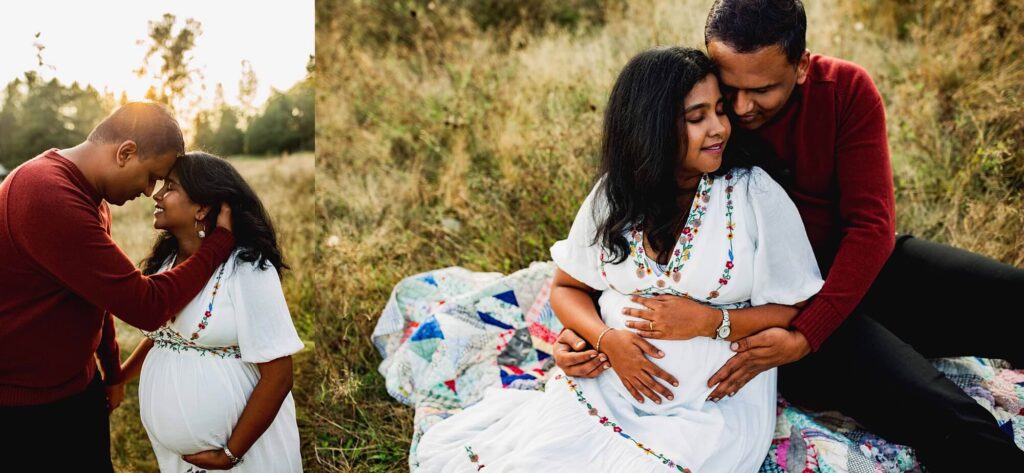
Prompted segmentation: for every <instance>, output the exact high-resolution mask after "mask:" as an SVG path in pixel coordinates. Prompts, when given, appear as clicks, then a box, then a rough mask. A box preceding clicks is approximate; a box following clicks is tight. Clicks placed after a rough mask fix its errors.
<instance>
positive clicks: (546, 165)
mask: <svg viewBox="0 0 1024 473" xmlns="http://www.w3.org/2000/svg"><path fill="white" fill-rule="evenodd" d="M805 3H806V5H807V9H808V17H809V32H808V46H809V48H810V49H811V50H812V51H813V52H820V53H825V54H829V55H833V56H837V57H841V58H845V59H848V60H851V61H854V62H857V63H859V64H861V65H863V66H864V67H866V68H867V69H868V70H869V71H870V72H871V74H872V76H873V77H874V79H875V81H876V83H877V84H878V87H879V89H880V90H881V93H882V95H883V97H884V99H885V103H886V108H887V113H888V129H889V140H890V148H891V150H892V157H893V167H894V171H895V176H896V189H897V199H898V217H899V228H900V230H901V231H903V232H911V233H914V234H916V235H918V236H922V237H926V238H930V239H933V240H937V241H941V242H946V243H951V244H953V245H957V246H960V247H963V248H967V249H970V250H972V251H977V252H980V253H982V254H986V255H989V256H991V257H994V258H997V259H1000V260H1002V261H1005V262H1007V263H1011V264H1015V265H1018V266H1020V265H1024V249H1022V248H1024V154H1022V153H1021V151H1020V149H1019V147H1020V146H1021V145H1022V144H1024V142H1022V139H1024V121H1022V120H1021V119H1020V117H1022V116H1024V59H1022V57H1024V55H1022V53H1024V31H1022V25H1024V4H1022V3H1021V2H1019V1H999V0H986V1H980V2H961V1H954V0H938V1H933V2H903V1H897V0H868V1H860V2H853V1H839V0H814V1H807V2H805ZM541 4H543V5H544V7H543V8H541V7H540V6H539V5H541ZM710 4H711V1H710V0H642V1H636V2H632V1H631V2H628V3H627V2H621V1H610V2H601V1H599V0H592V1H588V0H557V1H552V2H534V1H527V2H525V3H524V2H514V1H503V0H491V1H487V2H469V1H455V2H427V1H426V0H424V1H402V2H375V1H355V0H352V1H345V0H335V1H322V2H318V3H317V38H316V39H317V63H318V64H317V67H318V71H317V75H318V90H317V104H316V106H317V138H316V139H317V163H316V174H317V176H316V186H317V200H316V216H317V217H316V218H317V223H316V225H317V228H318V232H319V233H318V235H317V237H318V238H317V240H316V253H315V258H314V260H315V262H316V264H317V265H318V268H319V269H318V271H317V273H316V275H315V281H316V283H315V285H316V288H317V289H318V291H319V293H320V294H319V299H318V306H317V309H316V312H317V320H318V323H317V327H316V328H317V335H316V337H317V340H319V343H318V351H317V353H316V358H317V363H316V364H317V368H318V369H319V370H320V372H319V375H318V389H317V390H316V392H315V393H312V392H311V394H312V395H315V396H316V399H315V400H314V401H311V402H315V403H316V404H317V406H316V407H317V411H316V412H317V413H316V415H315V418H313V419H311V421H312V422H313V423H314V425H315V430H316V432H317V434H316V460H317V462H318V463H317V464H316V465H315V468H317V469H318V471H319V469H322V470H323V471H360V472H364V471H374V472H376V471H404V470H406V469H407V464H406V452H407V449H408V445H409V437H410V434H411V421H412V410H411V409H410V408H407V407H405V406H402V405H400V404H398V403H397V402H395V401H394V400H392V399H391V398H390V397H388V395H387V394H386V392H385V390H384V387H383V386H384V382H383V379H382V378H381V376H380V375H379V374H378V373H377V371H376V368H377V365H378V364H379V362H380V357H379V355H378V354H377V352H376V350H375V349H374V348H373V347H372V345H371V343H370V333H371V332H372V329H373V326H374V323H375V322H376V318H377V316H378V314H379V313H380V311H381V309H382V308H383V306H384V303H385V302H386V300H387V297H388V294H389V292H390V290H391V288H392V287H393V286H394V284H395V283H397V282H398V281H399V280H400V279H401V278H403V277H406V276H409V275H412V274H415V273H417V272H421V271H425V270H429V269H432V268H440V267H444V266H449V265H461V266H466V267H469V268H471V269H475V270H487V271H503V272H510V271H514V270H516V269H518V268H522V267H525V266H526V265H527V264H529V263H530V262H531V261H534V260H545V259H548V247H549V245H550V244H551V243H553V242H554V241H556V240H557V239H559V238H561V237H562V236H563V235H564V234H565V232H566V231H567V229H568V227H569V224H570V223H571V219H572V217H573V216H574V215H575V211H576V208H577V206H578V205H579V203H580V201H581V200H582V198H583V197H584V195H585V194H586V192H587V190H588V189H589V180H590V178H591V173H592V172H593V170H594V168H595V164H596V158H597V155H598V148H599V140H600V136H599V135H600V123H601V116H602V113H603V110H604V103H605V101H606V98H607V95H608V93H609V90H610V87H611V84H612V82H613V81H614V79H615V76H616V74H617V72H618V70H619V69H620V68H621V67H622V66H623V65H624V64H625V62H626V61H627V60H628V59H629V58H630V57H631V56H632V55H633V54H635V53H637V52H639V51H641V50H643V49H646V48H649V47H652V46H657V45H679V44H682V45H693V46H699V45H702V44H703V36H702V29H703V23H704V19H705V17H706V14H707V11H708V7H709V5H710ZM484 6H487V7H488V8H491V9H490V10H488V9H485V7H484ZM310 466H311V467H313V465H310Z"/></svg>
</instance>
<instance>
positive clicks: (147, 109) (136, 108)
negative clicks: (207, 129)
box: [87, 102, 185, 159]
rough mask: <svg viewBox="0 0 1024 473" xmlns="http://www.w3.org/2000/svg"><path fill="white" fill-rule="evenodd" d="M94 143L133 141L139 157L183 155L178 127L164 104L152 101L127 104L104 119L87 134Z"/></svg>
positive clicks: (183, 141)
mask: <svg viewBox="0 0 1024 473" xmlns="http://www.w3.org/2000/svg"><path fill="white" fill-rule="evenodd" d="M87 140H89V141H91V142H93V143H101V144H116V143H121V142H124V141H127V140H132V141H134V142H135V144H136V145H137V146H138V148H139V158H140V159H145V158H149V157H156V156H163V155H165V154H167V153H174V155H175V156H180V155H182V154H185V139H184V138H183V137H182V135H181V127H179V126H178V121H177V120H175V119H174V116H173V115H171V112H169V111H168V110H167V109H166V108H165V107H164V106H163V105H160V104H157V103H151V102H129V103H126V104H124V105H122V106H121V107H119V108H118V109H117V110H114V113H111V114H110V116H108V117H107V118H104V119H103V121H102V122H100V124H99V125H96V128H93V130H92V132H91V133H89V137H88V138H87Z"/></svg>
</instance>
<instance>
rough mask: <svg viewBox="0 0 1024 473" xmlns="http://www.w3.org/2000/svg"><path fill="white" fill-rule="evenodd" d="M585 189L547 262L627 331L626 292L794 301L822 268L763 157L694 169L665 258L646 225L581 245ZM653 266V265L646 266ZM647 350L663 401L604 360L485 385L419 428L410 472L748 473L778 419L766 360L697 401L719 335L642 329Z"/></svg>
mask: <svg viewBox="0 0 1024 473" xmlns="http://www.w3.org/2000/svg"><path fill="white" fill-rule="evenodd" d="M597 189H598V187H595V189H594V191H591V193H590V195H589V196H588V197H587V199H586V201H585V202H584V203H583V205H582V206H581V208H580V210H579V213H578V214H577V215H576V219H575V221H574V222H573V225H572V229H571V230H570V231H569V236H568V237H567V238H566V239H565V240H562V241H559V242H557V243H555V244H554V246H552V247H551V256H552V259H554V261H555V263H556V264H557V265H558V267H559V268H560V269H561V270H563V271H565V272H566V273H568V274H569V275H571V276H572V277H574V278H576V279H577V280H579V281H581V282H583V283H585V284H587V285H588V286H590V287H592V288H594V289H596V290H599V291H601V296H600V299H599V305H600V309H601V317H602V318H603V319H604V321H605V323H606V324H608V325H609V326H610V327H614V328H617V329H625V330H629V329H628V328H626V327H625V322H626V320H627V319H629V317H627V316H625V315H623V314H622V309H623V308H624V307H627V306H630V307H633V306H635V304H633V303H632V302H631V301H630V300H629V297H630V295H633V294H641V295H657V294H676V295H683V294H685V295H687V296H689V297H691V298H693V299H695V300H697V301H701V302H704V303H708V304H713V305H715V306H721V307H730V308H737V307H745V306H748V305H761V304H768V303H777V304H795V303H798V302H801V301H804V300H806V299H808V298H810V297H811V296H813V295H814V294H815V293H817V291H818V290H819V289H820V288H821V285H822V282H823V281H822V279H821V275H820V272H819V270H818V266H817V263H816V261H815V258H814V254H813V252H812V250H811V246H810V243H809V242H808V240H807V236H806V233H805V231H804V227H803V223H802V222H801V220H800V215H799V214H798V213H797V209H796V206H795V205H794V204H793V202H792V201H791V200H790V199H789V197H788V196H787V195H786V193H785V191H784V190H783V189H782V188H781V187H780V186H779V185H778V184H777V183H776V182H775V181H773V180H772V179H771V178H770V177H769V176H768V175H767V174H766V173H765V172H764V171H763V170H761V169H760V168H757V167H755V168H752V169H750V170H737V171H736V172H735V174H730V175H726V176H718V177H713V176H710V175H707V176H704V178H703V179H702V180H701V183H700V185H699V187H698V190H697V194H696V196H695V198H694V202H693V206H692V208H691V212H690V216H689V217H688V220H687V223H686V226H685V228H684V230H683V231H682V233H681V236H680V238H679V241H678V242H677V244H676V247H675V249H674V250H673V254H672V259H671V260H670V262H669V264H668V266H667V267H665V268H658V267H657V265H652V262H651V260H650V258H648V257H646V255H645V253H644V250H643V237H642V235H641V234H640V233H638V232H632V231H630V232H629V233H628V234H627V240H628V241H629V242H630V246H631V248H632V251H631V254H630V255H629V257H627V258H626V260H625V261H623V262H621V263H618V264H611V263H609V262H607V261H608V260H609V259H610V258H609V255H608V254H607V252H606V251H603V250H602V248H601V247H600V245H594V244H592V242H593V240H594V236H595V233H596V224H595V216H594V214H593V213H592V210H593V209H594V207H595V206H597V210H598V215H597V218H600V215H603V213H602V212H604V211H606V208H605V206H604V200H603V199H602V198H601V197H600V195H599V194H598V193H597V192H596V191H597ZM652 266H653V267H652ZM651 342H652V343H653V344H654V345H655V346H657V347H658V348H659V349H661V350H662V351H664V352H665V357H664V358H662V359H660V360H654V362H655V363H657V364H658V365H660V366H661V367H662V368H664V369H665V370H666V371H668V372H670V373H672V374H673V375H674V376H675V377H676V378H678V380H679V383H680V385H679V387H676V388H672V387H671V385H668V384H667V383H663V384H666V386H667V387H669V388H670V389H672V391H673V394H674V398H675V399H674V400H672V401H669V400H667V399H666V400H663V402H662V404H661V405H657V404H654V403H653V402H651V401H650V400H647V402H644V403H642V404H641V403H638V402H637V401H636V400H635V399H633V397H632V396H630V394H629V392H628V391H626V389H625V387H624V386H623V385H622V383H621V382H620V381H619V379H618V377H617V375H616V374H615V370H614V368H612V369H611V370H608V371H606V372H604V373H602V374H601V375H600V376H598V377H597V378H595V379H583V378H570V377H567V376H564V375H559V376H554V377H552V378H551V379H550V380H549V381H548V383H547V385H546V390H545V391H544V392H543V393H542V392H536V391H515V390H499V389H493V390H490V391H488V393H487V395H486V396H485V397H484V398H483V400H481V401H480V402H479V403H477V404H476V405H474V406H471V407H469V408H467V409H466V410H465V411H463V412H461V413H458V414H455V415H454V416H452V417H450V418H448V419H445V420H444V421H441V422H440V423H438V424H437V425H435V426H433V427H432V428H431V429H430V430H428V431H427V432H426V433H425V434H424V436H423V437H422V440H421V441H420V444H419V447H418V449H417V452H418V458H419V469H418V470H417V471H421V472H434V471H446V472H448V471H478V470H481V469H482V470H483V471H495V472H498V471H501V472H511V471H523V472H527V471H531V472H541V471H580V472H644V471H654V472H656V471H692V472H695V473H701V472H709V473H720V472H754V471H757V469H758V468H759V467H760V465H761V463H762V462H763V461H764V458H765V454H766V453H767V451H768V448H769V446H770V443H771V438H772V433H773V431H774V428H775V416H776V412H775V407H776V395H777V393H776V384H775V380H776V370H774V369H772V370H769V371H766V372H763V373H761V374H760V375H758V376H756V377H755V378H754V379H752V380H751V381H750V382H749V383H747V385H746V386H744V387H743V388H742V389H741V390H740V391H739V392H737V393H736V395H735V397H726V398H725V399H722V400H720V401H719V402H717V403H716V402H711V401H708V400H707V397H708V395H709V394H710V393H711V391H712V389H711V388H708V387H707V381H708V379H710V378H711V376H712V375H713V374H714V373H715V372H716V371H717V370H718V369H719V368H720V367H721V366H722V365H723V364H724V363H725V362H726V361H727V360H728V359H729V358H731V357H732V356H733V352H732V351H731V350H730V348H729V342H726V341H721V340H714V339H711V338H705V337H699V338H695V339H691V340H686V341H678V340H651Z"/></svg>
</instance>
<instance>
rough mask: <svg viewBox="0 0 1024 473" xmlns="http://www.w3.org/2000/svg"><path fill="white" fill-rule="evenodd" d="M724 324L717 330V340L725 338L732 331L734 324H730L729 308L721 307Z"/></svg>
mask: <svg viewBox="0 0 1024 473" xmlns="http://www.w3.org/2000/svg"><path fill="white" fill-rule="evenodd" d="M721 311H722V325H719V326H718V330H716V331H715V340H725V339H726V338H727V337H728V336H729V334H730V333H732V326H731V325H730V324H729V309H724V308H723V309H721Z"/></svg>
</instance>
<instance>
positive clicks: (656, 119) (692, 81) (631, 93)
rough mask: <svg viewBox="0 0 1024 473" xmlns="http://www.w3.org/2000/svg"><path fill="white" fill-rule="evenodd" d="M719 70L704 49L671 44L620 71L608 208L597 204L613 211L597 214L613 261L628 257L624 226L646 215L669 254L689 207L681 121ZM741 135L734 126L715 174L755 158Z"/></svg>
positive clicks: (651, 236)
mask: <svg viewBox="0 0 1024 473" xmlns="http://www.w3.org/2000/svg"><path fill="white" fill-rule="evenodd" d="M716 72H717V71H716V69H715V65H714V63H712V62H711V59H710V58H708V57H707V55H705V54H704V53H703V52H702V51H698V50H696V49H692V48H683V47H669V48H658V49H652V50H648V51H644V52H642V53H640V54H637V55H636V56H635V57H633V59H631V60H630V61H629V63H628V64H626V67H625V68H623V69H622V72H621V73H619V77H618V79H617V80H616V81H615V85H614V86H613V87H612V93H611V97H610V98H609V99H608V106H607V108H606V110H605V115H604V136H603V140H602V141H603V142H602V147H601V167H600V171H599V173H598V176H599V178H600V177H603V178H604V180H603V181H602V185H601V188H600V189H599V190H598V192H601V193H603V195H604V197H605V200H606V202H607V203H608V208H607V209H597V208H596V207H595V209H594V210H595V217H597V215H598V213H605V212H606V213H607V216H606V217H605V218H604V219H603V221H602V220H601V219H598V220H597V224H598V228H597V235H596V236H595V239H594V243H600V244H601V245H602V246H603V247H604V248H607V249H608V250H609V251H610V252H611V255H612V259H611V261H610V262H612V263H620V262H622V261H623V260H625V259H626V257H627V256H628V255H629V242H628V241H627V240H626V237H625V232H626V231H627V230H629V229H630V228H631V227H632V226H633V225H634V224H637V222H640V221H642V222H643V224H642V225H643V231H644V233H645V234H646V236H647V240H648V242H649V244H650V247H651V248H650V249H651V250H653V251H655V252H657V253H658V256H659V260H661V261H660V262H661V263H664V262H666V261H667V260H668V256H669V255H668V253H669V252H670V251H671V249H672V248H673V247H674V246H675V243H676V240H677V238H678V236H679V231H680V230H681V229H680V226H681V223H682V222H681V221H682V220H684V219H685V218H686V215H687V213H688V212H687V211H688V210H689V208H688V206H687V207H682V208H681V207H680V205H679V203H678V202H677V200H678V199H677V198H678V196H679V195H680V189H679V186H678V184H677V181H676V168H677V167H678V166H679V164H680V163H679V149H680V148H679V147H680V146H684V147H685V146H686V144H685V143H686V136H682V137H680V136H679V129H678V126H677V123H678V120H679V118H680V117H681V114H682V110H683V101H684V100H685V99H686V96H687V94H689V93H690V90H691V89H693V87H694V85H696V84H697V83H698V82H700V81H701V80H703V79H704V78H706V77H708V76H709V75H712V74H715V73H716ZM738 134H742V131H740V130H738V128H737V127H734V128H733V132H732V137H731V138H730V139H729V143H728V145H727V146H726V148H725V153H724V155H723V157H722V166H721V167H720V168H719V169H718V171H716V172H715V174H716V175H721V174H725V173H727V172H730V171H731V170H733V169H735V168H749V167H750V166H751V165H753V164H755V159H754V154H752V153H750V152H748V150H747V148H748V147H746V146H742V142H743V141H745V140H744V137H742V136H737V135H738ZM737 138H740V139H737ZM684 209H686V210H687V211H684Z"/></svg>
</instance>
